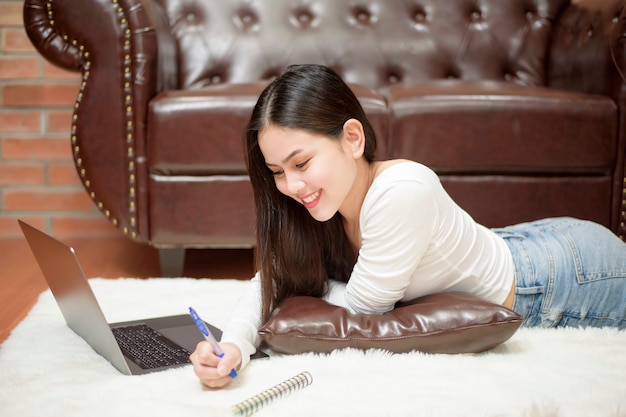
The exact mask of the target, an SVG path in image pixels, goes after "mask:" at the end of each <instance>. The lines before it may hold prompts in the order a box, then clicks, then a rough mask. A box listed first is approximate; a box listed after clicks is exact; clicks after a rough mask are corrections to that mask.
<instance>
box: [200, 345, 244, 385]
mask: <svg viewBox="0 0 626 417" xmlns="http://www.w3.org/2000/svg"><path fill="white" fill-rule="evenodd" d="M219 345H220V347H221V348H222V351H223V352H224V356H222V357H221V358H220V357H219V356H217V355H216V354H215V352H214V351H213V347H212V346H211V344H210V343H208V342H204V341H203V342H200V343H198V346H196V350H194V352H193V353H192V354H191V356H190V357H189V359H190V360H191V363H192V364H193V371H194V373H195V374H196V376H197V377H198V378H199V379H200V381H201V382H202V383H203V384H204V385H206V386H207V387H210V388H222V387H224V386H226V385H228V384H229V383H230V382H231V381H232V380H233V379H232V378H231V377H230V371H231V369H238V368H239V366H240V365H241V350H240V349H239V348H238V347H237V345H235V344H233V343H220V344H219Z"/></svg>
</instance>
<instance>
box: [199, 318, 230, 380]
mask: <svg viewBox="0 0 626 417" xmlns="http://www.w3.org/2000/svg"><path fill="white" fill-rule="evenodd" d="M189 314H191V318H192V319H193V321H194V323H196V326H198V329H200V331H201V332H202V334H203V335H204V338H205V339H206V341H207V342H209V343H210V344H211V346H212V347H213V351H214V352H215V354H216V355H217V356H219V357H220V358H222V357H223V356H224V352H223V351H222V349H221V348H220V345H218V344H217V340H215V337H213V335H212V334H211V332H210V331H209V328H208V327H206V325H205V324H204V321H202V319H201V318H200V316H198V313H196V310H194V309H193V308H192V307H189ZM230 377H231V378H233V379H234V378H237V371H235V370H234V369H231V370H230Z"/></svg>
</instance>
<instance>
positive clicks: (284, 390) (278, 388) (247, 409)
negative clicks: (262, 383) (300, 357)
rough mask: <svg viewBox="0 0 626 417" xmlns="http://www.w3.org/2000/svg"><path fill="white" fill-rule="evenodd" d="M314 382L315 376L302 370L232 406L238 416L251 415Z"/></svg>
mask: <svg viewBox="0 0 626 417" xmlns="http://www.w3.org/2000/svg"><path fill="white" fill-rule="evenodd" d="M312 382H313V377H312V376H311V374H310V373H309V372H306V371H305V372H301V373H299V374H298V375H296V376H294V377H291V378H289V379H287V380H285V381H283V382H281V383H280V384H277V385H275V386H273V387H272V388H268V389H266V390H265V391H263V392H261V393H259V394H257V395H255V396H254V397H250V398H248V399H247V400H245V401H242V402H240V403H238V404H236V405H234V406H233V407H232V411H233V413H234V414H235V415H236V416H250V415H252V414H253V413H255V412H257V411H258V410H260V409H261V408H262V407H264V406H266V405H267V404H269V403H271V402H272V401H274V400H277V399H278V398H282V397H284V396H286V395H288V394H290V393H291V392H292V391H296V390H299V389H301V388H304V387H307V386H309V385H311V383H312Z"/></svg>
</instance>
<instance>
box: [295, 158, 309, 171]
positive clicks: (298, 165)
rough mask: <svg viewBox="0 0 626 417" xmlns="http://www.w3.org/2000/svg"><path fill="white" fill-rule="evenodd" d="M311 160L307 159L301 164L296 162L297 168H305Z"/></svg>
mask: <svg viewBox="0 0 626 417" xmlns="http://www.w3.org/2000/svg"><path fill="white" fill-rule="evenodd" d="M309 161H310V159H307V160H306V161H304V162H300V163H299V164H296V168H298V169H302V168H304V167H305V166H306V165H307V164H308V163H309Z"/></svg>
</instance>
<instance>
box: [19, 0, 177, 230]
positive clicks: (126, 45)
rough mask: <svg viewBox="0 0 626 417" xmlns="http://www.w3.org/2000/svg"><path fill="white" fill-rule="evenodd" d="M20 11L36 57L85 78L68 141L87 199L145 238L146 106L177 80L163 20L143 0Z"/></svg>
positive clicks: (71, 1)
mask: <svg viewBox="0 0 626 417" xmlns="http://www.w3.org/2000/svg"><path fill="white" fill-rule="evenodd" d="M23 10H24V26H25V29H26V32H27V34H28V36H29V38H30V40H31V42H32V43H33V45H34V46H35V48H36V49H37V50H38V51H39V53H40V54H41V55H42V56H44V57H45V58H46V59H47V60H49V61H50V62H52V63H53V64H56V65H58V66H60V67H62V68H65V69H67V70H73V71H80V72H81V73H82V82H81V84H80V89H79V91H78V94H77V99H76V103H75V105H74V114H73V117H72V126H71V143H72V150H73V157H74V161H75V165H76V168H77V170H78V174H79V176H80V178H81V180H82V183H83V185H84V187H85V189H86V190H87V193H88V194H89V195H90V197H91V198H92V200H93V201H94V203H95V204H96V206H97V207H98V208H99V209H100V210H101V211H102V212H103V213H104V215H105V216H106V217H107V218H108V219H109V220H110V221H111V222H112V223H113V224H114V225H115V226H117V227H118V228H119V229H120V230H122V231H123V232H124V233H125V234H127V235H129V236H130V237H132V238H134V239H137V240H149V236H148V219H147V204H146V203H147V190H146V189H145V187H138V184H146V183H147V181H146V179H145V177H146V176H147V168H146V156H145V155H146V143H145V137H146V134H145V126H146V116H147V108H148V102H149V101H150V99H151V98H152V97H154V96H155V95H156V94H157V93H158V91H159V90H160V89H166V88H171V87H175V83H176V77H177V74H176V69H175V68H176V59H175V56H174V57H172V55H173V54H175V43H174V41H173V39H170V40H168V35H167V30H165V29H166V26H167V22H166V18H165V17H164V16H165V14H164V13H162V12H161V11H160V9H159V7H158V6H157V5H156V4H152V3H151V2H150V1H147V0H109V1H97V0H64V1H54V2H53V1H50V0H26V1H25V3H24V9H23ZM170 37H171V34H170ZM161 41H162V42H163V48H162V50H159V48H161V45H160V44H159V42H161ZM164 64H165V65H164Z"/></svg>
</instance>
